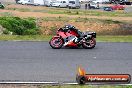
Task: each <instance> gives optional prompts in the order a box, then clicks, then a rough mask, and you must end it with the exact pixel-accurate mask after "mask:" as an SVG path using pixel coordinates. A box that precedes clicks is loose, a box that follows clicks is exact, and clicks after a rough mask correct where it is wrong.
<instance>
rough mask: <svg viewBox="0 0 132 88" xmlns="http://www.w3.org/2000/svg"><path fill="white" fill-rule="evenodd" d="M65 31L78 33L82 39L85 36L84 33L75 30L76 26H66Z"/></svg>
mask: <svg viewBox="0 0 132 88" xmlns="http://www.w3.org/2000/svg"><path fill="white" fill-rule="evenodd" d="M64 30H66V31H68V30H72V31H74V32H76V33H77V34H78V36H77V37H82V36H83V33H82V32H81V31H80V30H79V29H77V28H75V27H74V26H72V25H70V24H69V25H65V26H64Z"/></svg>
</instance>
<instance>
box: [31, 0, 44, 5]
mask: <svg viewBox="0 0 132 88" xmlns="http://www.w3.org/2000/svg"><path fill="white" fill-rule="evenodd" d="M33 3H34V5H44V3H45V2H44V0H33Z"/></svg>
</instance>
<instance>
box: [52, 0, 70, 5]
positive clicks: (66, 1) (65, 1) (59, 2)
mask: <svg viewBox="0 0 132 88" xmlns="http://www.w3.org/2000/svg"><path fill="white" fill-rule="evenodd" d="M52 6H53V7H68V0H60V1H55V2H53V3H52Z"/></svg>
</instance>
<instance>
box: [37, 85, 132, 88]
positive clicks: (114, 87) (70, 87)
mask: <svg viewBox="0 0 132 88" xmlns="http://www.w3.org/2000/svg"><path fill="white" fill-rule="evenodd" d="M39 88H132V86H117V85H63V86H45V85H44V86H40V87H39Z"/></svg>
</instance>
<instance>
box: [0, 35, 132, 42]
mask: <svg viewBox="0 0 132 88" xmlns="http://www.w3.org/2000/svg"><path fill="white" fill-rule="evenodd" d="M51 38H52V35H26V36H18V35H0V40H1V41H7V40H9V41H13V40H20V41H49V40H50V39H51ZM96 40H97V42H132V35H129V36H97V38H96Z"/></svg>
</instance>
